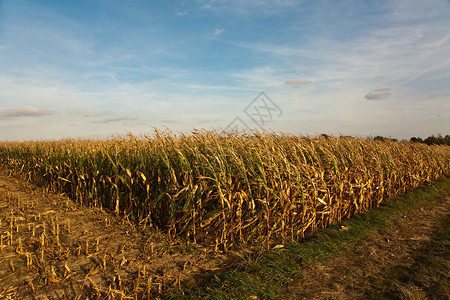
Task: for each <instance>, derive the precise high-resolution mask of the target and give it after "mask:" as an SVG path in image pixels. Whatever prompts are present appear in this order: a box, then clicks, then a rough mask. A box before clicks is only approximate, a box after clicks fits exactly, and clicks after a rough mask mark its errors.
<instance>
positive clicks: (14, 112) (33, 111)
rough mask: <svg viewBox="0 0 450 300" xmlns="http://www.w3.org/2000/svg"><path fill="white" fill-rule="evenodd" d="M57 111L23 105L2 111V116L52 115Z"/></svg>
mask: <svg viewBox="0 0 450 300" xmlns="http://www.w3.org/2000/svg"><path fill="white" fill-rule="evenodd" d="M55 112H56V111H54V110H51V109H45V108H39V107H34V106H23V107H18V108H11V109H5V110H2V111H0V118H21V117H41V116H47V115H52V114H54V113H55Z"/></svg>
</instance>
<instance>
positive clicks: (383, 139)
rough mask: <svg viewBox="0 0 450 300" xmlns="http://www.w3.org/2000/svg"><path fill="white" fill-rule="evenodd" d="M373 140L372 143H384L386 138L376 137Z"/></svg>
mask: <svg viewBox="0 0 450 300" xmlns="http://www.w3.org/2000/svg"><path fill="white" fill-rule="evenodd" d="M373 140H374V141H380V142H384V141H385V140H386V138H385V137H384V136H381V135H377V136H376V137H374V138H373Z"/></svg>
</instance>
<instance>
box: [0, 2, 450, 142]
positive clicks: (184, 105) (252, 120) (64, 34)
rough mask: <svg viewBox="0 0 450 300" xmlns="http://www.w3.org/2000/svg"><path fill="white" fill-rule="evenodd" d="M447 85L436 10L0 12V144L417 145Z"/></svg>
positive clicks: (447, 119) (80, 7) (98, 8)
mask: <svg viewBox="0 0 450 300" xmlns="http://www.w3.org/2000/svg"><path fill="white" fill-rule="evenodd" d="M449 83H450V2H449V1H445V0H427V1H416V0H405V1H395V0H389V1H383V0H377V1H369V0H367V1H363V0H359V1H356V0H342V1H328V0H317V1H312V0H311V1H292V0H272V1H269V0H247V1H238V0H227V1H225V0H197V1H162V0H161V1H138V0H128V1H125V0H123V1H106V0H86V1H82V0H80V1H57V0H54V1H32V0H26V1H22V0H0V140H26V139H57V138H65V137H110V136H112V135H116V134H125V133H126V132H127V131H129V132H132V133H134V134H141V133H151V132H152V131H153V127H156V128H160V129H164V128H169V129H170V130H172V131H174V132H178V131H183V132H190V131H192V130H193V129H194V128H204V129H223V128H227V126H228V125H229V124H230V123H232V124H238V125H240V126H244V125H243V124H245V125H246V126H247V127H248V128H249V129H255V128H256V129H260V130H261V129H265V130H274V131H283V132H287V133H294V134H312V135H314V134H320V133H327V134H335V135H339V134H344V135H357V136H368V135H371V136H376V135H383V136H391V137H396V138H409V137H411V136H421V137H427V136H429V135H431V134H437V133H442V134H449V133H450V132H449V128H450V84H449ZM260 92H264V93H265V95H267V97H269V98H270V100H267V99H266V100H261V99H260V98H257V96H258V95H260ZM255 98H256V99H255ZM254 100H255V101H254ZM252 101H253V102H252ZM261 101H266V102H261ZM270 107H272V110H270ZM274 107H276V108H277V109H274ZM250 110H251V111H250ZM255 113H256V114H255ZM258 114H259V115H258ZM258 118H264V122H263V123H264V124H261V123H258V122H257V121H258V120H259V119H258ZM236 120H237V123H236Z"/></svg>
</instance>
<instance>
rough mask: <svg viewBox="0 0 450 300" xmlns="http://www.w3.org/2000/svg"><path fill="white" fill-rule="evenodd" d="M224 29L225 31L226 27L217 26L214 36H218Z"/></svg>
mask: <svg viewBox="0 0 450 300" xmlns="http://www.w3.org/2000/svg"><path fill="white" fill-rule="evenodd" d="M224 31H225V29H223V28H216V30H214V36H218V35H220V34H221V33H222V32H224Z"/></svg>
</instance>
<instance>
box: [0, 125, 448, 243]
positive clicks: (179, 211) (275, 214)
mask: <svg viewBox="0 0 450 300" xmlns="http://www.w3.org/2000/svg"><path fill="white" fill-rule="evenodd" d="M0 160H1V161H2V164H3V166H5V167H7V168H8V169H9V172H10V173H11V174H13V175H20V176H25V177H26V179H27V180H28V181H30V182H33V183H35V184H37V185H41V186H45V187H47V188H48V189H49V190H51V191H55V192H58V193H64V194H66V195H67V196H69V197H71V198H72V199H74V200H76V201H77V202H79V203H82V204H84V205H92V206H97V207H102V208H105V209H107V210H109V211H112V212H115V213H117V214H119V213H120V214H123V215H125V216H127V217H128V218H129V219H130V220H131V221H133V222H135V223H140V224H147V225H149V226H152V227H155V228H158V229H160V230H163V231H165V232H166V233H167V234H168V235H169V236H172V237H174V236H182V237H186V238H188V239H190V240H192V241H194V242H195V241H203V242H210V243H213V244H214V243H215V245H216V247H221V248H222V249H223V250H227V249H229V248H230V247H233V245H242V244H253V243H262V242H265V243H266V244H267V246H269V245H270V244H271V243H273V242H275V241H276V242H281V243H285V242H290V241H299V240H301V239H303V238H304V237H305V236H308V235H311V234H313V233H314V232H316V231H317V230H318V229H321V228H324V227H326V226H327V225H329V224H331V223H336V222H339V221H341V220H343V219H347V218H350V217H351V216H353V215H354V214H357V213H361V212H364V211H367V210H370V209H372V208H374V207H377V206H378V205H379V204H380V203H381V202H382V201H383V200H384V199H386V198H388V197H392V196H396V195H399V194H402V193H404V192H406V191H408V190H410V189H413V188H416V187H418V186H420V185H422V184H424V183H427V182H431V181H433V180H436V179H438V178H440V177H443V176H448V175H450V147H448V146H427V145H424V144H417V143H409V142H408V143H399V142H392V141H374V140H370V139H363V138H352V137H324V136H320V137H316V138H313V137H302V136H293V135H284V134H274V133H258V134H256V135H250V134H244V135H238V134H227V133H219V132H211V131H195V132H193V133H192V134H179V135H174V134H172V133H163V132H159V131H156V132H155V134H154V136H152V137H149V136H143V137H139V138H137V137H134V136H131V135H130V136H128V137H126V138H122V137H117V138H113V139H109V140H72V139H66V140H60V141H29V142H1V143H0Z"/></svg>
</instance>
